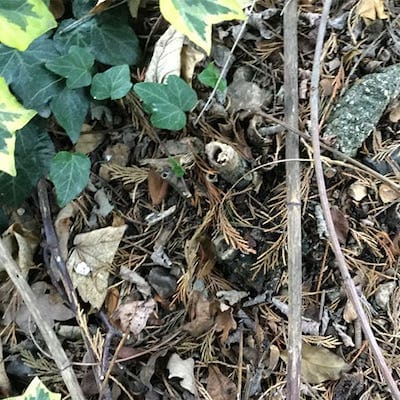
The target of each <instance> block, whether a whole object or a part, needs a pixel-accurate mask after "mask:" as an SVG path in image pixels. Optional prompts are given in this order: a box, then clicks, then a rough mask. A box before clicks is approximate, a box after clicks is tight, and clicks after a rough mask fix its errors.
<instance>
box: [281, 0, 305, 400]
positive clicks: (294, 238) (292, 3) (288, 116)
mask: <svg viewBox="0 0 400 400" xmlns="http://www.w3.org/2000/svg"><path fill="white" fill-rule="evenodd" d="M283 29H284V41H283V43H284V60H285V65H284V89H285V120H286V123H287V124H288V125H290V126H292V127H293V128H295V129H297V128H298V120H299V104H298V98H299V93H298V86H299V83H298V60H297V56H298V45H297V0H287V1H286V4H285V8H284V13H283ZM285 143H286V154H285V157H286V159H296V160H297V159H298V158H299V137H298V136H297V135H296V134H295V133H293V132H291V131H289V132H287V134H286V141H285ZM300 186H301V184H300V162H299V161H288V162H287V163H286V201H287V208H288V210H287V212H288V215H287V235H288V244H287V245H288V278H289V282H288V290H289V314H288V321H289V326H288V364H287V381H286V384H287V398H288V399H289V400H297V399H299V398H300V377H301V339H302V336H301V326H302V323H301V309H302V308H301V305H302V304H301V303H302V301H301V295H302V247H301V229H299V227H300V226H301V189H300Z"/></svg>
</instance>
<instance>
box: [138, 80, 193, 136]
mask: <svg viewBox="0 0 400 400" xmlns="http://www.w3.org/2000/svg"><path fill="white" fill-rule="evenodd" d="M133 90H134V91H135V93H136V94H137V95H138V96H139V97H140V99H141V100H142V101H143V103H144V107H145V109H146V110H147V111H148V112H149V113H150V114H151V117H150V121H151V123H152V124H153V125H154V126H155V127H157V128H161V129H168V130H171V131H178V130H180V129H182V128H183V127H184V126H185V125H186V114H185V111H190V110H191V109H192V108H193V107H194V106H195V105H196V103H197V95H196V92H195V91H194V90H193V89H192V88H191V87H190V86H189V85H188V84H187V83H186V82H185V81H184V80H183V79H181V78H179V77H178V76H175V75H170V76H169V77H168V78H167V82H166V83H165V84H163V83H155V82H141V83H137V84H135V85H134V87H133Z"/></svg>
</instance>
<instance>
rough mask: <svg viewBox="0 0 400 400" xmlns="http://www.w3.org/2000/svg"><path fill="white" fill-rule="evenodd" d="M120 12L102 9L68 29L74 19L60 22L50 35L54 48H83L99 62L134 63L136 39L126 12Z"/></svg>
mask: <svg viewBox="0 0 400 400" xmlns="http://www.w3.org/2000/svg"><path fill="white" fill-rule="evenodd" d="M122 12H123V11H120V10H113V11H107V12H104V13H102V14H100V15H98V16H96V17H93V18H91V19H89V20H87V21H85V22H83V23H80V24H78V25H76V26H75V27H74V28H73V29H72V30H68V27H69V26H73V24H74V23H75V22H76V21H77V20H75V19H69V20H67V21H63V23H61V24H60V26H59V28H58V30H57V32H56V34H55V35H54V41H55V44H56V46H57V49H58V50H59V51H60V52H64V53H66V52H67V50H68V49H69V47H70V46H73V45H75V46H79V47H85V48H87V50H89V51H90V52H91V53H92V54H93V55H94V57H95V59H96V60H97V61H99V62H101V63H103V64H107V65H120V64H128V65H135V64H137V62H138V60H139V57H140V49H139V41H138V39H137V37H136V34H135V32H134V31H133V29H132V28H131V27H130V26H129V21H128V19H127V15H123V14H122ZM127 13H128V11H127Z"/></svg>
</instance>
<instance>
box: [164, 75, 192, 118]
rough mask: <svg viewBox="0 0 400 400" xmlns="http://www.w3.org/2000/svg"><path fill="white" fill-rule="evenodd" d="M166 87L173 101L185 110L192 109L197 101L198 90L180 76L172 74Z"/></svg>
mask: <svg viewBox="0 0 400 400" xmlns="http://www.w3.org/2000/svg"><path fill="white" fill-rule="evenodd" d="M165 89H166V91H167V94H168V98H169V100H170V101H171V103H173V104H175V105H177V106H178V107H179V108H180V109H181V110H183V111H190V110H191V109H192V108H193V107H194V106H195V104H196V102H197V94H196V92H195V91H194V90H193V89H192V88H191V87H190V86H189V85H188V84H187V83H186V82H185V81H184V80H183V79H181V78H179V76H176V75H170V76H169V77H168V78H167V86H166V88H165Z"/></svg>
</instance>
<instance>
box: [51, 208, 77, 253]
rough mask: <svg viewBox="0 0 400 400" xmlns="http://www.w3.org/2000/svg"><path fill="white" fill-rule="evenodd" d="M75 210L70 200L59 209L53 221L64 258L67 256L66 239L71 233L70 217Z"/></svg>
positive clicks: (67, 239) (73, 214)
mask: <svg viewBox="0 0 400 400" xmlns="http://www.w3.org/2000/svg"><path fill="white" fill-rule="evenodd" d="M76 212H77V210H76V208H75V206H74V204H73V203H72V202H71V203H68V204H67V205H66V206H65V207H63V208H62V209H61V210H60V211H59V213H58V214H57V217H56V220H55V221H54V228H55V230H56V233H57V238H58V244H59V246H60V252H61V257H63V259H64V260H66V259H67V257H68V241H69V238H70V235H71V225H72V218H73V217H74V216H75V214H76Z"/></svg>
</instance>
